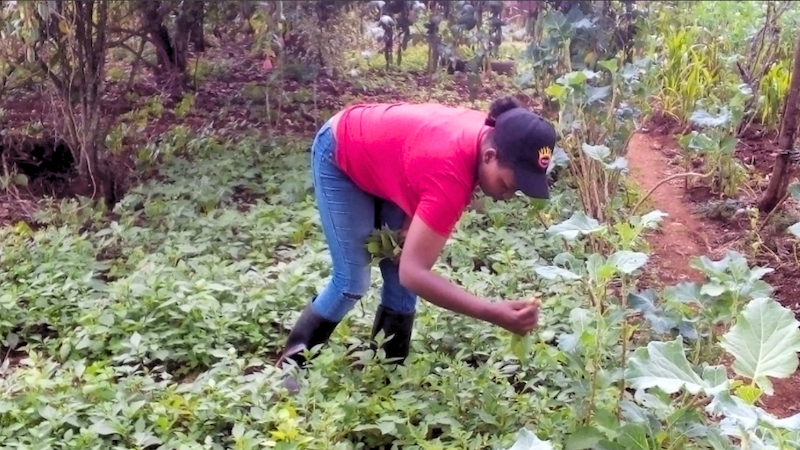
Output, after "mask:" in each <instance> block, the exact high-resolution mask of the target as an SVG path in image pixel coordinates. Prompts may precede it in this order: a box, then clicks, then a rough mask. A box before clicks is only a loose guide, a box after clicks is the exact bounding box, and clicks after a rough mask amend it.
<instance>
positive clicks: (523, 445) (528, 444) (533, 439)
mask: <svg viewBox="0 0 800 450" xmlns="http://www.w3.org/2000/svg"><path fill="white" fill-rule="evenodd" d="M506 450H553V445H552V444H550V441H542V440H540V439H539V438H538V437H537V436H536V435H535V434H533V433H532V432H531V431H529V430H527V429H525V428H523V429H521V430H519V434H518V435H517V441H516V442H514V445H512V446H511V447H509V448H508V449H506Z"/></svg>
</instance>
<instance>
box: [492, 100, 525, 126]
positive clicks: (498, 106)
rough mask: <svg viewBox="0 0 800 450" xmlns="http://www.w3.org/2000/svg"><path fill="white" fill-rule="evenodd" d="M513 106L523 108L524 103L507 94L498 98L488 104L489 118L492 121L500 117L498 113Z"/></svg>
mask: <svg viewBox="0 0 800 450" xmlns="http://www.w3.org/2000/svg"><path fill="white" fill-rule="evenodd" d="M514 108H524V105H523V104H522V102H520V101H519V100H517V98H516V97H512V96H507V97H501V98H498V99H496V100H495V101H493V102H492V104H491V105H490V106H489V119H490V120H491V121H492V122H494V121H495V120H497V118H498V117H500V114H503V113H504V112H506V111H508V110H511V109H514Z"/></svg>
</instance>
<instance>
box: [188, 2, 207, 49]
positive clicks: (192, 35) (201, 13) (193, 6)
mask: <svg viewBox="0 0 800 450" xmlns="http://www.w3.org/2000/svg"><path fill="white" fill-rule="evenodd" d="M205 3H206V2H197V1H194V2H191V1H190V2H187V4H186V12H187V14H189V20H190V22H191V27H190V28H189V41H190V42H191V43H192V45H193V46H194V51H196V52H198V53H200V52H204V51H205V50H206V41H205V38H204V32H203V23H204V22H205V17H206V14H205Z"/></svg>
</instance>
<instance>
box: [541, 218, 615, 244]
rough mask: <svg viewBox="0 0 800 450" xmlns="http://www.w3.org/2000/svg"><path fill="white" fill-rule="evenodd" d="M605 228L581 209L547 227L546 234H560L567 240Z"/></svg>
mask: <svg viewBox="0 0 800 450" xmlns="http://www.w3.org/2000/svg"><path fill="white" fill-rule="evenodd" d="M605 228H606V227H605V225H601V224H600V222H598V221H597V220H596V219H593V218H591V217H589V216H587V215H586V213H584V212H583V211H576V212H575V213H573V214H572V216H571V217H570V218H569V219H567V220H565V221H563V222H561V223H558V224H555V225H553V226H551V227H550V228H548V229H547V234H548V235H550V236H561V237H563V238H564V239H566V240H568V241H572V240H575V239H576V238H577V237H578V236H580V235H587V234H591V233H596V232H598V231H601V230H604V229H605Z"/></svg>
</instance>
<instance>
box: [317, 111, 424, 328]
mask: <svg viewBox="0 0 800 450" xmlns="http://www.w3.org/2000/svg"><path fill="white" fill-rule="evenodd" d="M334 137H335V136H334V131H333V129H332V128H331V125H330V121H329V122H326V123H325V125H323V126H322V128H321V129H320V130H319V132H318V133H317V135H316V137H315V138H314V143H313V144H312V146H311V170H312V174H313V180H314V194H315V196H316V201H317V208H318V210H319V215H320V220H321V222H322V230H323V232H324V233H325V239H326V240H327V242H328V248H329V250H330V254H331V259H332V263H333V276H332V277H331V279H330V281H328V284H327V285H326V286H325V288H324V289H323V290H322V292H320V293H319V295H318V296H317V298H316V300H314V303H313V304H312V308H313V309H314V311H315V312H316V313H317V314H319V315H321V316H322V317H324V318H325V319H327V320H330V321H335V322H338V321H341V320H342V319H343V318H344V316H345V315H347V313H348V312H349V311H350V310H351V309H353V307H355V305H356V303H357V302H358V301H359V300H360V299H361V298H362V297H363V296H364V294H366V292H367V289H368V288H369V286H370V270H371V268H370V263H371V259H372V258H371V255H370V254H369V252H368V251H367V249H366V241H367V238H368V237H369V235H370V233H372V231H373V230H374V229H375V226H376V221H375V216H376V214H377V215H378V219H379V224H380V226H384V225H385V226H388V227H389V228H391V229H393V230H400V229H401V228H402V226H403V221H404V220H405V213H404V212H403V210H402V209H400V208H399V207H398V206H397V205H395V204H393V203H391V202H388V201H385V200H381V199H378V198H376V197H374V196H372V195H371V194H368V193H366V192H364V191H363V190H361V188H359V187H358V186H356V185H355V183H353V181H351V180H350V178H349V177H348V176H347V175H345V174H344V173H343V172H342V171H341V170H340V169H339V168H338V166H337V165H336V162H335V155H334V154H335V151H336V142H335V139H334ZM379 267H380V270H381V275H382V276H383V289H382V290H381V305H382V306H383V307H384V308H386V309H387V310H389V312H394V313H398V314H402V313H408V312H412V311H415V310H416V307H417V296H416V294H414V293H413V292H411V291H409V290H408V289H406V288H404V287H403V286H402V285H401V284H400V273H399V265H398V264H397V263H395V262H393V261H391V260H389V259H384V260H382V261H381V262H380V263H379Z"/></svg>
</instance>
